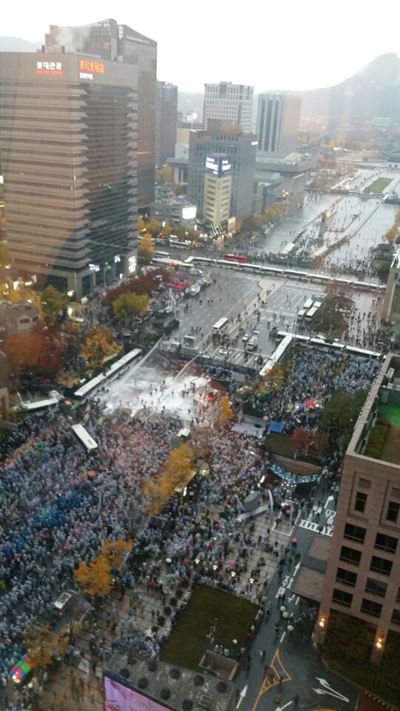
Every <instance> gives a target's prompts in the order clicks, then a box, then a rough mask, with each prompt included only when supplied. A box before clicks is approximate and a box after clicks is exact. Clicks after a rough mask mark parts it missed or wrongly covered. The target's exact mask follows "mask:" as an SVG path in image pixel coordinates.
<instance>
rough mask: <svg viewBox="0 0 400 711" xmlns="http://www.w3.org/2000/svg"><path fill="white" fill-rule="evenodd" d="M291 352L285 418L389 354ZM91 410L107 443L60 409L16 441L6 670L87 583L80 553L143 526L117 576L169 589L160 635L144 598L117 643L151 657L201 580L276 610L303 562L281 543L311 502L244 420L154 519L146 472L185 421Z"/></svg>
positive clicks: (127, 584) (4, 605) (0, 587)
mask: <svg viewBox="0 0 400 711" xmlns="http://www.w3.org/2000/svg"><path fill="white" fill-rule="evenodd" d="M290 362H291V365H290V368H289V369H288V371H287V373H286V380H285V383H284V386H283V388H282V389H281V391H280V393H279V398H280V402H278V401H276V400H275V401H274V399H272V400H271V401H270V402H269V403H268V404H267V407H268V408H269V412H270V415H271V417H272V416H275V415H276V416H278V415H279V416H282V415H283V414H284V413H285V412H286V413H288V412H292V413H294V412H295V405H296V403H298V402H302V401H304V400H305V399H306V398H310V397H313V398H314V399H319V400H321V401H322V402H323V401H325V400H326V399H328V398H329V396H330V395H331V394H332V393H333V392H335V391H336V390H340V389H344V390H346V392H350V393H354V392H357V391H358V390H360V389H367V388H368V387H369V385H370V382H371V380H372V378H373V377H374V374H375V373H376V371H377V369H378V367H379V366H378V363H377V362H376V360H369V359H363V358H359V357H357V356H353V355H348V354H330V353H326V352H322V351H316V350H314V351H310V353H308V354H307V358H304V353H302V352H296V351H294V352H293V353H292V354H291V357H290ZM79 416H80V418H81V421H82V422H83V424H84V425H85V427H86V429H87V430H88V432H89V434H90V435H91V436H92V437H93V439H94V440H95V441H96V442H97V444H98V451H97V452H96V453H94V454H93V453H92V454H91V453H88V452H87V451H86V450H85V449H84V448H83V447H82V444H81V443H80V442H78V441H77V439H76V438H75V435H74V434H73V432H72V430H71V424H72V423H73V419H72V417H71V416H70V415H68V414H65V413H64V414H63V413H61V412H60V411H57V410H55V411H53V412H52V413H51V414H49V415H48V416H47V418H46V419H45V420H40V419H36V420H35V419H34V420H32V421H31V422H30V423H29V424H25V431H24V432H23V434H22V435H21V442H22V444H21V446H20V447H19V448H17V449H16V450H15V451H14V452H11V450H12V445H13V444H14V445H15V444H20V440H19V439H16V440H15V442H14V441H13V442H9V443H8V444H7V443H6V442H4V445H5V447H4V449H3V457H4V456H7V455H8V457H7V458H6V460H5V463H4V466H3V474H2V478H1V479H0V515H1V517H0V534H1V538H0V677H2V678H4V675H6V674H7V670H8V669H9V667H10V666H11V665H12V664H14V663H15V662H16V661H18V659H19V658H20V657H21V656H22V655H23V653H24V652H25V649H24V643H23V640H24V634H25V632H26V631H27V630H31V629H32V628H33V627H34V626H37V625H38V626H40V625H42V624H44V623H46V622H48V620H49V619H51V613H52V611H53V605H54V600H55V598H56V597H58V595H59V594H60V592H61V591H62V590H65V589H69V588H71V587H75V586H76V581H75V575H74V573H75V570H76V568H77V565H78V563H79V562H80V561H85V562H89V561H91V560H92V559H93V557H94V556H95V555H96V554H97V552H98V551H99V549H100V548H101V546H102V544H103V543H104V542H105V541H106V540H107V539H111V540H116V539H127V538H132V537H134V538H135V546H134V548H133V550H132V553H131V555H130V556H129V558H128V561H127V565H126V567H125V568H124V570H123V571H121V573H120V575H117V576H116V579H117V586H118V589H120V590H121V594H122V595H123V594H124V592H125V591H126V590H127V589H130V590H131V595H132V596H133V594H134V591H135V590H140V589H142V590H145V591H147V592H149V593H153V594H155V595H157V596H158V597H159V599H160V601H161V610H158V611H157V612H154V618H153V622H154V624H153V625H152V627H151V629H149V630H147V631H146V633H144V632H143V629H141V627H140V625H138V624H137V610H135V608H134V606H133V607H132V609H131V608H130V609H129V614H128V615H127V616H125V617H124V618H123V619H122V620H121V621H120V623H118V624H117V623H115V625H114V627H115V628H114V630H113V631H114V633H115V639H116V640H117V642H116V644H118V645H119V646H120V647H121V648H122V649H124V650H127V651H130V652H133V653H141V654H145V655H146V656H148V657H157V656H159V654H160V650H161V648H162V646H163V644H164V643H165V642H166V640H167V638H168V636H169V634H170V631H171V629H172V627H173V625H174V621H175V619H176V616H177V615H178V614H179V612H180V610H182V608H183V607H184V606H185V604H186V603H187V601H188V599H189V597H190V590H191V588H192V587H193V586H194V585H196V584H206V585H210V586H218V587H220V588H222V589H223V590H225V591H227V592H232V593H234V594H236V595H241V596H244V597H246V598H248V599H250V600H252V601H253V602H254V603H256V604H257V605H258V606H259V607H260V608H261V609H265V605H266V601H267V589H268V584H269V574H268V571H270V570H271V567H273V569H275V568H276V569H277V570H278V574H282V571H283V570H286V569H288V570H289V569H290V567H291V566H294V564H295V561H296V560H297V558H296V551H295V548H292V546H291V544H290V543H289V545H286V546H284V545H283V544H281V543H278V540H277V536H276V531H277V529H278V528H279V526H280V525H282V522H283V523H284V522H285V521H286V522H287V523H288V528H290V527H291V525H292V524H293V523H294V521H295V519H296V516H297V514H298V513H299V510H300V508H301V507H302V506H306V502H305V501H302V500H300V499H296V498H293V499H291V500H289V501H287V500H285V498H286V499H287V496H285V494H286V492H285V490H284V487H283V486H281V485H280V483H279V481H278V480H277V477H276V476H274V474H273V469H272V467H270V466H269V465H270V464H271V462H270V461H269V456H268V454H266V452H265V451H264V450H262V449H260V447H259V445H258V444H255V440H254V438H252V437H250V436H248V435H246V434H243V433H239V432H237V431H233V430H232V429H230V428H228V429H226V430H225V431H224V433H223V435H221V432H220V431H219V430H218V429H208V430H207V432H206V433H204V432H203V433H200V434H199V435H198V437H199V439H198V440H197V441H196V440H194V442H193V444H194V446H195V450H196V452H197V453H198V452H200V451H201V453H202V454H201V458H202V460H204V461H206V462H207V465H208V471H209V472H210V474H209V475H207V474H206V475H201V474H199V475H198V476H197V477H196V478H195V479H194V480H193V482H192V483H191V485H190V486H189V487H188V489H187V491H186V495H185V496H183V495H179V496H178V495H176V496H174V497H173V498H172V499H171V500H170V501H169V502H168V503H167V505H166V507H165V508H164V509H163V511H162V512H161V513H159V515H156V516H154V517H153V518H151V519H149V518H148V514H147V510H148V507H147V504H148V502H147V501H146V497H145V496H144V495H143V483H144V482H145V481H146V480H148V479H154V478H156V477H157V476H158V475H159V473H160V471H161V470H162V468H163V465H164V463H165V461H166V458H167V456H168V454H169V453H170V451H171V449H172V447H173V444H174V442H175V441H176V436H177V433H178V431H179V430H180V429H181V427H182V423H181V421H180V420H179V419H178V418H177V417H173V416H167V415H165V414H161V415H160V416H156V415H152V416H151V417H146V418H145V419H142V420H140V419H139V418H134V419H132V418H131V417H130V415H129V413H128V412H127V411H125V410H123V409H118V410H116V411H115V412H113V413H111V414H106V413H105V410H104V404H100V402H99V401H95V400H94V401H92V402H91V403H90V404H88V405H86V406H84V407H83V409H81V412H80V413H79ZM312 425H313V423H312V422H311V420H310V426H312ZM29 434H30V437H29ZM199 456H200V455H199ZM334 464H335V466H336V465H337V460H336V459H335V462H334ZM200 471H201V469H200ZM254 492H257V495H258V497H259V505H260V506H264V507H265V514H264V516H263V517H262V518H261V519H257V521H255V520H252V519H251V517H247V518H248V520H247V518H246V514H245V501H246V497H248V496H249V495H250V494H254ZM270 492H272V495H273V504H274V507H273V510H271V509H270V506H269V504H270V500H271V499H270ZM266 517H267V519H268V523H267V525H265V522H266ZM260 521H263V523H264V526H263V527H262V528H261V529H260V525H259V523H260ZM254 629H255V628H254ZM253 631H254V630H253ZM250 632H251V630H250ZM91 644H92V646H93V649H92V653H93V659H94V663H97V659H98V658H102V657H101V656H99V655H103V658H104V654H110V653H111V651H112V646H107V642H106V640H104V639H102V641H101V644H100V646H99V639H98V638H94V639H93V640H92V642H91ZM68 653H69V654H70V653H71V649H69V652H68ZM2 675H3V676H2Z"/></svg>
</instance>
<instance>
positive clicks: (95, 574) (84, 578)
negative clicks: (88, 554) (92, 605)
mask: <svg viewBox="0 0 400 711" xmlns="http://www.w3.org/2000/svg"><path fill="white" fill-rule="evenodd" d="M75 578H76V582H77V583H78V585H79V587H80V588H81V590H82V591H83V592H84V593H85V594H86V595H88V596H89V597H106V596H107V595H108V594H109V593H110V591H111V567H110V563H109V562H108V560H107V557H106V556H105V555H103V554H102V553H99V554H98V555H97V556H96V557H95V558H93V560H92V561H91V562H90V563H85V562H84V561H83V560H81V561H80V563H79V565H78V567H77V569H76V571H75Z"/></svg>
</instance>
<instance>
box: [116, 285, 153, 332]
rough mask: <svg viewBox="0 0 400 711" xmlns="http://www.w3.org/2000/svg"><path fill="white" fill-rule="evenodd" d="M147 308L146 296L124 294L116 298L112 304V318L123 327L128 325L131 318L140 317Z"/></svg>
mask: <svg viewBox="0 0 400 711" xmlns="http://www.w3.org/2000/svg"><path fill="white" fill-rule="evenodd" d="M148 307H149V297H148V294H135V292H133V291H132V292H130V293H129V292H125V293H123V294H120V295H119V296H117V298H116V299H115V301H113V304H112V310H113V313H114V316H115V317H116V318H117V319H118V321H121V322H122V323H123V324H125V325H129V324H130V322H131V319H132V316H134V315H138V316H142V315H143V314H145V313H146V311H147V309H148Z"/></svg>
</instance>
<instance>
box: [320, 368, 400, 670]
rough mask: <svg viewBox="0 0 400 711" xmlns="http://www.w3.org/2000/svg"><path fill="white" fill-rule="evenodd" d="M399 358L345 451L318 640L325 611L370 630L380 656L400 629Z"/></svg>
mask: <svg viewBox="0 0 400 711" xmlns="http://www.w3.org/2000/svg"><path fill="white" fill-rule="evenodd" d="M399 562H400V356H393V355H389V356H387V357H386V360H385V362H384V364H383V366H382V369H381V371H380V373H379V375H378V377H377V379H376V381H375V382H374V384H373V386H372V388H371V390H370V393H369V395H368V398H367V400H366V402H365V405H364V407H363V409H362V412H361V414H360V416H359V418H358V421H357V424H356V426H355V429H354V432H353V436H352V439H351V441H350V444H349V447H348V449H347V452H346V455H345V458H344V462H343V472H342V480H341V486H340V492H339V499H338V505H337V512H336V519H335V527H334V533H333V538H332V543H331V547H330V553H329V560H328V566H327V571H326V575H325V580H324V587H323V593H322V598H321V605H320V611H319V617H318V620H317V626H316V636H317V641H318V642H322V641H323V639H324V637H325V633H326V630H327V628H328V627H329V623H330V615H331V611H339V612H341V613H344V614H347V615H350V616H351V617H355V618H358V619H359V620H362V621H364V622H365V623H366V625H367V626H368V627H369V628H370V630H371V631H372V632H373V648H372V649H371V660H372V661H379V659H380V657H381V655H382V653H383V651H384V648H385V643H386V641H387V637H388V635H389V634H391V635H398V634H400V565H399Z"/></svg>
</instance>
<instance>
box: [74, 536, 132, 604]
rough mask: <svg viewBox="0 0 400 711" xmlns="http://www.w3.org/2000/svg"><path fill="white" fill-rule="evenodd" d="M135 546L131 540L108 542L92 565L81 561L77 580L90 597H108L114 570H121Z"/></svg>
mask: <svg viewBox="0 0 400 711" xmlns="http://www.w3.org/2000/svg"><path fill="white" fill-rule="evenodd" d="M132 545H133V541H131V540H127V541H126V540H123V539H119V540H117V541H111V540H107V541H105V542H104V543H103V546H102V548H101V549H100V551H99V553H98V554H97V555H96V556H95V557H94V558H93V560H92V561H90V563H85V562H84V561H83V560H81V561H80V563H79V565H78V568H77V569H76V571H75V579H76V582H77V583H78V585H79V587H80V588H81V590H82V592H84V593H85V595H88V597H98V598H101V597H107V595H109V593H110V592H111V588H112V580H111V573H112V570H113V569H117V570H118V569H119V568H120V567H121V565H122V563H123V561H124V558H125V556H126V555H127V554H128V553H129V551H130V550H131V548H132Z"/></svg>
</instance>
